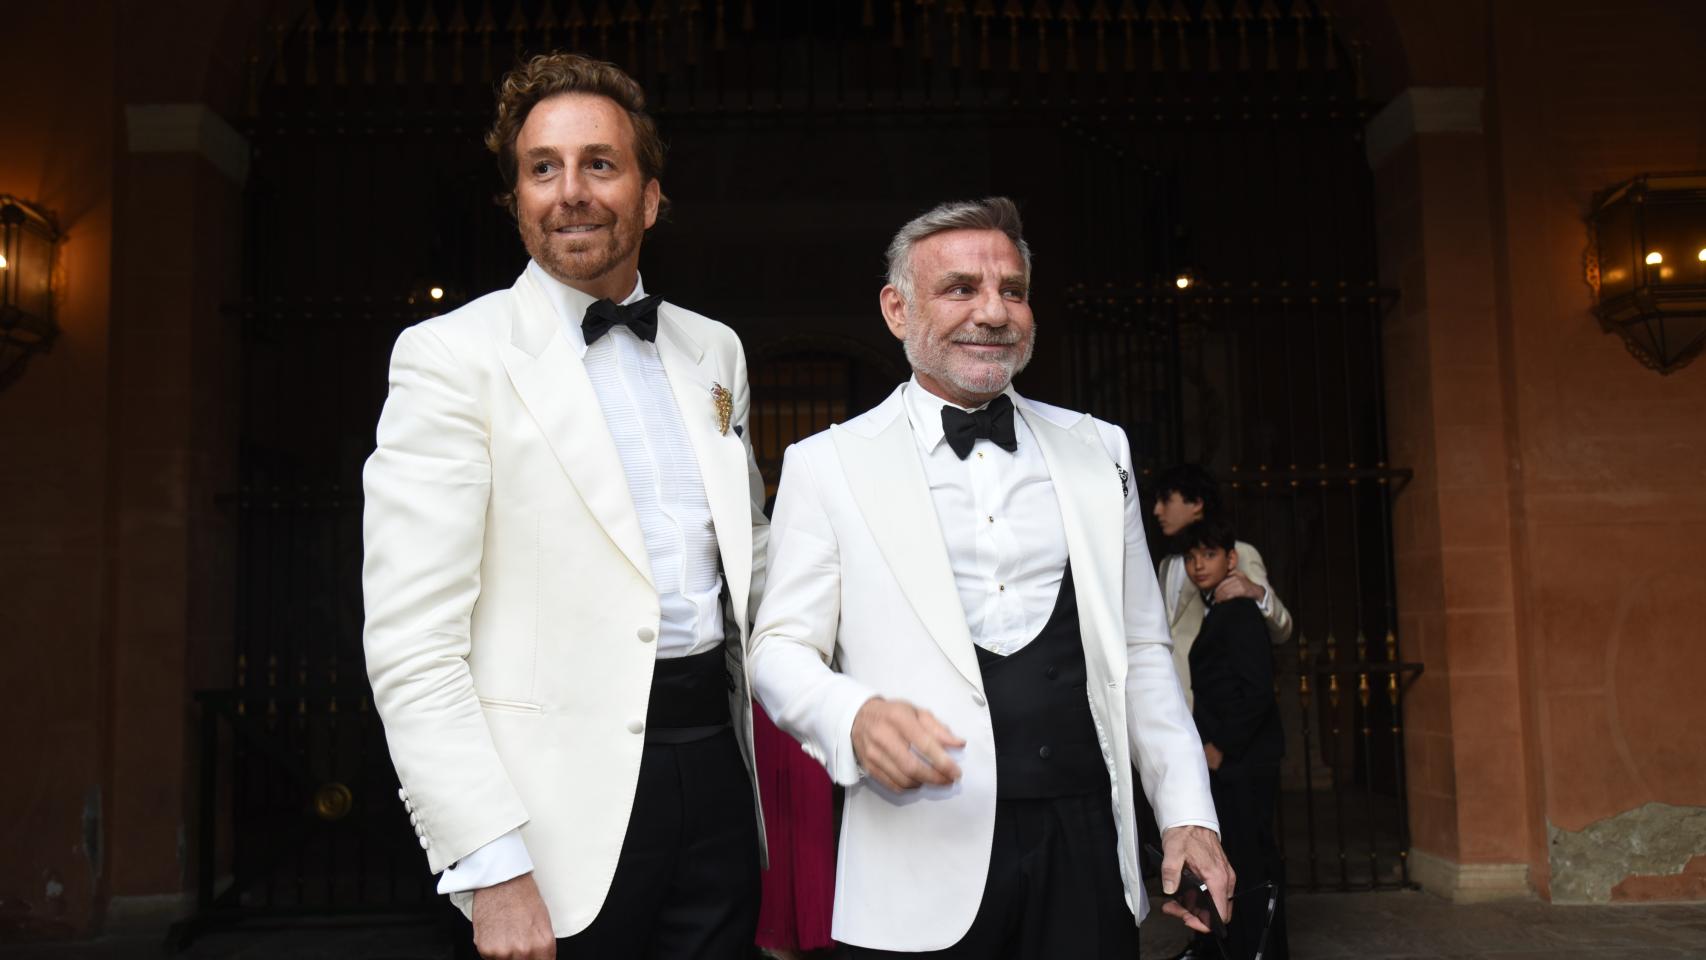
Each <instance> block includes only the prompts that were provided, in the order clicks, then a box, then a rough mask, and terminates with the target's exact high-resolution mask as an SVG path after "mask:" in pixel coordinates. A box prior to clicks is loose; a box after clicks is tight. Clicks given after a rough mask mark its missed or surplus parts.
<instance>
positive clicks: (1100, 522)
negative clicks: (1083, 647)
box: [1018, 402, 1125, 676]
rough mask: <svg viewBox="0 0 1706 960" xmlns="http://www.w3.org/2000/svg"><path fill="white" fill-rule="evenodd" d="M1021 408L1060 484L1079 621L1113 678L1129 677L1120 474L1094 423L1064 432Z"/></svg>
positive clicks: (1057, 487) (1081, 421)
mask: <svg viewBox="0 0 1706 960" xmlns="http://www.w3.org/2000/svg"><path fill="white" fill-rule="evenodd" d="M1018 407H1019V411H1020V414H1021V415H1022V416H1024V418H1025V425H1026V426H1028V427H1030V428H1031V434H1032V435H1033V436H1035V437H1036V438H1037V448H1038V449H1039V450H1041V451H1042V455H1043V461H1044V462H1045V463H1047V464H1048V472H1049V479H1050V480H1051V481H1053V483H1054V492H1055V499H1056V500H1057V501H1058V502H1059V504H1060V519H1061V525H1062V526H1064V527H1065V529H1066V550H1067V554H1068V556H1070V557H1071V558H1072V581H1073V584H1074V587H1075V592H1076V593H1077V600H1078V616H1079V618H1080V620H1081V621H1082V622H1083V623H1084V624H1085V625H1086V626H1087V627H1093V628H1094V631H1095V636H1096V637H1097V640H1098V643H1097V649H1099V650H1100V651H1101V652H1102V656H1103V657H1104V659H1105V663H1106V666H1107V668H1108V669H1109V671H1110V675H1112V676H1120V675H1123V672H1124V661H1125V653H1124V650H1125V632H1124V630H1123V628H1122V626H1121V620H1120V618H1119V616H1117V612H1118V611H1120V610H1121V609H1122V607H1121V601H1122V598H1123V596H1124V593H1125V588H1124V584H1125V501H1124V497H1123V495H1122V493H1121V492H1120V477H1119V472H1118V470H1117V468H1116V465H1115V464H1114V463H1113V461H1112V460H1111V459H1109V457H1108V453H1107V450H1106V449H1104V448H1103V446H1102V440H1101V438H1100V437H1098V436H1097V435H1096V424H1095V421H1094V420H1092V419H1091V418H1090V417H1088V416H1084V417H1082V418H1080V419H1079V420H1078V421H1077V422H1076V423H1074V424H1073V425H1072V426H1071V427H1062V426H1059V425H1058V424H1056V423H1054V422H1053V421H1051V420H1049V419H1048V418H1047V417H1045V416H1043V415H1041V414H1040V413H1039V412H1037V411H1036V410H1034V409H1033V408H1031V406H1030V405H1029V404H1027V403H1023V402H1021V403H1020V404H1019V405H1018ZM1088 634H1089V631H1088V630H1087V631H1086V636H1087V638H1088Z"/></svg>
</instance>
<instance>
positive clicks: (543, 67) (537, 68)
mask: <svg viewBox="0 0 1706 960" xmlns="http://www.w3.org/2000/svg"><path fill="white" fill-rule="evenodd" d="M560 93H590V94H595V95H597V96H600V97H606V98H608V99H610V100H611V101H613V102H615V104H616V105H617V106H619V107H621V108H622V109H623V110H625V111H627V113H628V119H629V120H630V121H631V122H632V123H633V125H634V153H635V154H636V156H637V157H638V160H639V163H640V176H641V177H642V178H643V179H645V180H655V179H657V178H658V177H659V176H661V175H662V174H663V157H664V143H663V138H662V137H661V136H659V135H658V128H657V124H656V123H655V122H653V120H652V118H651V115H650V114H648V113H646V93H645V91H644V90H641V89H640V85H639V84H638V83H635V82H634V78H633V77H630V76H628V75H627V74H626V73H624V72H622V68H621V67H618V66H616V65H615V64H613V63H607V62H605V61H603V60H594V59H592V58H591V57H583V56H581V55H580V54H578V53H542V54H539V55H538V56H535V57H534V58H533V59H531V60H528V61H527V62H526V63H524V64H522V65H520V66H518V67H516V68H515V69H514V70H511V71H510V72H509V73H507V74H505V75H504V78H503V82H502V83H501V84H499V85H498V115H497V118H496V119H494V120H493V121H492V128H491V129H490V130H488V131H486V149H487V150H490V151H491V152H492V153H494V154H496V155H497V158H498V172H499V173H500V174H501V175H502V176H503V183H504V192H503V193H501V194H498V197H497V201H498V203H500V204H502V205H503V206H504V207H507V208H508V209H509V212H510V215H511V216H515V214H516V204H515V180H516V176H517V175H518V174H519V172H520V171H519V170H518V169H517V164H516V157H515V140H516V137H518V136H520V135H521V127H522V125H523V124H525V123H526V122H527V115H528V113H530V112H532V110H533V108H534V106H535V105H537V104H538V103H539V102H540V101H542V100H546V99H548V98H550V97H554V96H556V95H558V94H560ZM668 209H669V199H668V198H667V197H660V198H659V201H658V216H659V217H660V218H661V217H662V216H663V213H664V212H665V211H666V210H668Z"/></svg>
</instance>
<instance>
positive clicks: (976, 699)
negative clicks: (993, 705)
mask: <svg viewBox="0 0 1706 960" xmlns="http://www.w3.org/2000/svg"><path fill="white" fill-rule="evenodd" d="M971 702H972V703H975V704H977V705H978V706H980V707H981V706H983V705H984V704H985V703H987V702H988V701H986V700H984V699H983V694H981V693H978V692H976V691H973V692H972V695H971Z"/></svg>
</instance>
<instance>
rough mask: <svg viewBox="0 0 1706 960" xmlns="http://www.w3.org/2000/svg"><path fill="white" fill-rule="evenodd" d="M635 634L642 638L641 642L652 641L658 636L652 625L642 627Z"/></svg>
mask: <svg viewBox="0 0 1706 960" xmlns="http://www.w3.org/2000/svg"><path fill="white" fill-rule="evenodd" d="M634 635H635V636H637V637H639V638H640V642H641V643H651V642H652V641H653V640H656V639H657V638H658V634H657V631H656V630H653V629H652V628H651V627H641V628H640V629H639V630H637V631H635V633H634Z"/></svg>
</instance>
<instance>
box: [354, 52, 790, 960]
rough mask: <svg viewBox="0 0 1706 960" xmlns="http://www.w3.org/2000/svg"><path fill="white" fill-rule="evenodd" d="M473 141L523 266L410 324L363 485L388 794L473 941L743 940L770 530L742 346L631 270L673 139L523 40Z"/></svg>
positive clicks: (628, 91) (631, 89)
mask: <svg viewBox="0 0 1706 960" xmlns="http://www.w3.org/2000/svg"><path fill="white" fill-rule="evenodd" d="M486 144H487V146H488V147H489V148H490V149H491V150H492V152H493V153H494V154H495V155H496V156H497V158H498V162H499V167H500V170H501V171H502V175H503V178H504V184H505V186H506V188H507V190H506V192H505V193H504V194H503V196H502V197H501V200H502V202H504V203H505V204H506V205H507V206H508V208H509V209H510V211H511V213H512V214H514V216H515V218H516V223H517V226H518V228H519V230H520V233H521V239H522V242H523V244H524V245H525V246H526V248H527V252H528V254H529V255H530V256H531V258H532V259H531V262H530V263H528V265H527V267H526V269H525V270H524V271H523V272H522V274H521V276H520V277H519V278H518V279H517V280H516V282H515V284H514V285H513V286H512V287H510V288H509V289H507V290H500V291H498V292H495V293H492V294H489V295H487V296H485V297H481V298H480V299H478V300H475V301H473V302H472V303H469V304H467V305H466V306H464V307H462V308H461V309H458V310H455V311H453V312H451V313H449V314H446V315H444V316H441V317H436V318H434V319H431V320H428V321H426V322H425V323H422V324H419V325H417V326H414V327H411V328H410V329H408V330H406V331H404V332H403V334H402V336H401V337H399V338H398V341H397V345H396V349H395V351H394V352H393V354H392V359H391V375H390V393H389V396H388V398H387V400H386V402H385V409H384V413H383V414H382V416H381V418H380V421H379V430H378V447H377V449H376V450H375V451H374V453H373V456H372V458H371V459H369V460H368V463H367V468H366V471H365V474H364V477H363V481H364V487H365V491H366V513H365V517H364V528H363V533H364V539H365V547H366V559H365V564H364V568H363V574H362V577H363V588H364V592H365V597H366V605H367V623H366V628H365V634H364V643H365V647H366V652H367V667H368V675H369V678H370V679H371V681H372V684H373V693H374V704H375V706H376V707H377V709H378V711H379V714H380V716H381V718H382V719H383V720H384V724H385V732H386V737H387V740H388V741H389V744H390V749H391V757H392V760H393V762H394V764H395V766H396V769H397V775H398V778H399V780H400V781H401V784H402V788H401V790H400V791H399V797H400V799H401V800H402V801H403V803H404V805H405V807H406V808H407V809H408V811H409V819H410V821H411V822H412V823H413V824H414V826H415V831H416V833H417V834H419V838H420V845H421V848H422V849H423V850H424V851H425V852H426V855H427V860H428V864H429V866H430V867H431V869H432V870H433V871H435V872H441V873H442V877H441V879H440V881H439V885H438V889H439V890H440V892H443V893H448V894H449V895H450V896H451V898H452V899H453V900H454V901H455V902H456V904H457V905H458V906H459V907H461V908H462V910H463V911H464V912H465V913H467V914H468V915H469V917H470V918H471V919H472V921H473V925H474V944H475V946H476V947H477V948H478V950H479V952H480V954H481V955H482V956H484V957H488V958H503V960H510V958H530V960H531V958H544V957H686V956H692V957H731V958H732V957H744V956H747V955H749V954H750V951H751V944H752V938H753V932H754V927H755V925H756V922H757V912H758V883H759V868H760V862H761V859H762V855H763V854H762V847H763V840H762V830H763V825H762V822H761V814H760V812H759V808H758V801H757V794H756V791H755V788H754V783H755V777H754V775H753V762H752V751H751V746H750V744H751V709H750V707H751V699H750V696H749V694H748V692H747V671H746V665H745V645H746V642H747V632H748V624H749V622H750V616H749V610H750V609H752V608H753V607H755V606H756V603H757V599H758V597H759V595H760V593H761V592H762V590H763V583H764V563H763V561H764V543H765V539H766V536H767V532H768V528H767V526H766V521H765V519H764V514H763V512H762V509H763V484H762V482H761V481H760V479H759V475H758V472H757V469H756V466H755V464H754V462H753V459H752V451H751V448H750V445H749V442H748V440H747V439H746V435H745V427H746V421H747V410H748V394H747V375H746V360H745V357H744V355H743V353H742V350H741V345H740V341H739V340H738V339H737V338H736V337H735V335H734V333H733V332H732V331H730V330H729V328H727V327H725V326H724V325H722V324H720V323H718V322H716V321H714V320H710V319H708V318H706V317H703V316H700V315H699V314H696V313H693V312H692V311H689V310H686V309H684V308H682V307H679V306H676V305H674V304H672V303H669V302H667V301H664V300H663V299H662V298H661V297H658V296H655V295H648V294H647V292H646V289H645V286H644V284H643V283H642V281H641V278H640V274H639V266H638V264H639V252H640V245H641V242H642V240H643V239H644V237H645V233H646V231H647V230H648V229H649V228H650V227H651V226H652V225H653V224H654V223H656V222H657V218H658V213H659V210H660V208H661V207H663V206H664V204H665V200H664V197H663V194H662V190H661V188H660V186H659V181H658V177H659V175H660V174H661V172H662V166H663V154H664V151H663V144H662V141H661V140H660V139H659V137H658V133H657V129H656V127H655V126H654V124H653V122H652V119H651V118H650V117H649V116H647V114H646V112H645V98H644V94H643V93H642V92H641V90H640V88H639V86H638V85H637V84H636V83H635V82H634V81H633V80H632V79H631V78H629V77H628V76H627V75H626V74H624V73H622V71H620V70H619V69H617V68H616V67H614V66H612V65H611V64H608V63H602V62H599V61H596V60H590V59H587V58H584V57H580V56H575V55H570V54H553V55H549V56H540V57H535V58H533V59H532V60H531V61H529V62H527V63H526V64H523V65H522V66H520V67H518V68H516V69H515V70H514V71H512V72H511V73H510V74H509V75H508V76H507V77H505V78H504V81H503V84H502V86H501V89H500V93H499V100H498V108H497V119H496V122H495V123H494V125H493V127H492V130H491V132H490V133H489V134H488V135H487V138H486Z"/></svg>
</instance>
